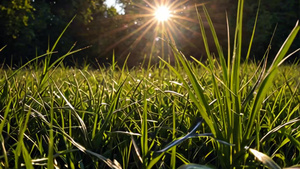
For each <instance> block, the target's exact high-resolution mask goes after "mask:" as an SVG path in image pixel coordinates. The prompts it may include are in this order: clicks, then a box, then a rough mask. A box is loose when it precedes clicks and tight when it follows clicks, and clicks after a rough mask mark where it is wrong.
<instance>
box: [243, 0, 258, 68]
mask: <svg viewBox="0 0 300 169" xmlns="http://www.w3.org/2000/svg"><path fill="white" fill-rule="evenodd" d="M260 1H261V0H259V1H258V7H257V11H256V16H255V21H254V25H253V29H252V35H251V38H250V42H249V47H248V52H247V55H246V60H245V62H246V63H245V65H248V59H249V56H250V52H251V48H252V44H253V39H254V35H255V30H256V25H257V20H258V14H259V9H260V3H261V2H260Z"/></svg>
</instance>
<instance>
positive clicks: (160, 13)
mask: <svg viewBox="0 0 300 169" xmlns="http://www.w3.org/2000/svg"><path fill="white" fill-rule="evenodd" d="M170 17H171V12H170V10H169V8H168V7H166V6H160V7H158V8H157V9H156V11H155V18H156V19H157V20H158V21H160V22H164V21H167V20H168V19H169V18H170Z"/></svg>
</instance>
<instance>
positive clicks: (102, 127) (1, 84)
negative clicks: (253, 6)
mask: <svg viewBox="0 0 300 169" xmlns="http://www.w3.org/2000/svg"><path fill="white" fill-rule="evenodd" d="M202 10H203V11H204V16H200V13H199V12H198V18H199V25H200V28H201V33H202V37H203V41H204V44H205V49H206V54H207V56H208V63H209V64H208V65H204V64H203V63H201V62H199V61H197V60H196V59H194V60H195V61H194V62H190V61H188V60H187V59H186V57H185V56H184V54H182V53H181V52H179V51H178V50H177V49H176V47H175V46H173V45H172V44H170V46H171V47H172V48H173V51H174V55H175V59H176V64H175V66H173V65H171V64H170V63H169V62H167V61H164V60H161V61H160V63H159V65H156V66H150V64H149V63H144V64H145V65H148V66H147V67H148V68H147V69H139V68H136V69H132V70H128V68H127V67H126V64H124V65H123V66H122V67H118V66H117V64H116V62H115V59H114V56H113V63H112V64H111V66H109V67H106V68H105V67H99V69H98V70H91V69H88V68H87V67H86V68H84V69H82V70H79V69H74V68H68V67H66V66H64V65H63V63H62V61H63V59H64V58H65V57H67V56H69V55H71V54H72V53H74V52H78V51H81V50H82V49H79V50H74V48H75V47H74V46H73V47H71V50H70V51H69V52H67V53H66V54H65V55H62V56H61V57H60V59H58V60H57V61H55V62H54V63H50V59H51V56H52V54H54V53H55V52H54V51H55V46H56V45H57V42H58V41H59V39H60V37H61V36H62V35H61V36H60V37H59V38H58V41H57V42H56V43H55V44H54V45H53V47H49V51H48V52H47V53H46V54H45V55H41V56H39V57H37V58H36V59H34V60H31V61H30V62H28V63H27V64H25V65H24V66H22V67H21V68H20V69H18V70H4V69H1V70H0V72H1V73H0V119H1V122H0V141H1V146H0V147H1V148H0V151H1V153H0V167H1V168H24V167H26V168H124V169H126V168H130V169H131V168H178V167H179V166H181V167H180V168H181V169H183V168H192V167H194V168H262V167H263V166H265V167H270V168H279V166H280V167H286V166H292V165H297V164H299V161H300V157H299V152H300V142H299V137H300V130H299V121H300V119H299V115H300V114H299V108H300V106H299V100H300V95H299V93H300V91H299V90H300V89H299V83H300V79H299V75H300V74H299V72H300V71H299V68H298V65H297V64H294V65H283V64H282V63H283V61H284V60H286V58H288V57H289V56H290V55H287V52H288V49H289V47H290V45H291V43H292V41H293V40H294V38H295V37H296V34H297V32H298V31H299V29H300V27H299V26H298V24H296V26H295V28H294V29H293V30H292V31H291V34H290V35H289V37H287V40H286V41H285V42H284V44H283V45H282V48H281V49H280V50H279V51H278V54H277V55H276V56H275V57H274V60H273V62H272V63H271V64H269V65H270V66H268V64H267V62H266V60H267V59H265V61H263V62H262V63H258V64H257V63H252V62H250V61H247V62H246V63H245V64H243V63H242V62H241V60H242V53H243V52H242V51H241V50H242V48H241V47H242V43H243V41H242V28H243V26H242V21H243V16H242V13H243V12H242V11H243V1H242V0H240V1H239V6H238V11H237V12H238V13H237V22H236V28H235V34H234V42H233V46H232V47H231V46H230V43H229V45H228V50H227V51H228V54H227V55H228V56H227V57H226V55H225V54H224V53H223V50H222V47H221V46H220V44H219V42H218V37H217V34H216V31H215V29H214V26H213V23H212V21H211V19H210V17H209V14H208V11H207V10H206V8H205V6H203V8H202ZM204 19H205V20H207V21H208V23H209V26H210V32H211V33H212V35H213V40H214V42H215V44H216V48H217V54H216V56H215V55H214V54H212V53H211V51H210V48H209V46H208V42H207V38H206V35H207V32H205V31H206V29H204V24H203V20H204ZM70 23H71V22H70ZM228 27H230V26H229V25H228ZM65 31H66V29H65V30H64V31H63V33H64V32H65ZM229 32H230V31H229V30H228V33H229ZM63 33H62V34H63ZM254 34H255V27H254V29H253V36H252V38H251V39H250V45H249V50H248V51H251V45H252V40H253V37H254ZM228 37H230V35H229V34H228ZM248 51H247V52H248ZM298 51H299V50H298ZM249 55H250V52H248V54H247V56H246V58H248V57H249ZM267 57H268V56H267V55H266V56H265V58H267ZM41 58H44V62H43V63H42V65H43V69H42V70H39V69H35V68H36V67H37V65H34V63H36V62H35V61H36V60H37V59H41ZM217 61H218V62H217ZM149 62H150V61H149ZM216 62H217V63H216ZM280 65H282V66H281V67H279V66H280ZM275 77H276V78H275ZM261 162H262V163H261Z"/></svg>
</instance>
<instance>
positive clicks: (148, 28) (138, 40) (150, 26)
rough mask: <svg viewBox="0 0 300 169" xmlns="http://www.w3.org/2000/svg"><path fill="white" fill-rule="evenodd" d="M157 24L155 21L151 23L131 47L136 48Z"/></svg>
mask: <svg viewBox="0 0 300 169" xmlns="http://www.w3.org/2000/svg"><path fill="white" fill-rule="evenodd" d="M154 24H155V22H152V23H150V25H149V26H148V27H147V28H146V30H144V31H143V33H142V34H141V35H140V36H139V37H137V39H136V40H135V41H134V42H133V44H132V46H130V48H134V47H135V46H136V45H137V44H138V43H139V42H140V41H141V39H142V37H143V36H144V35H145V34H146V33H147V32H148V31H149V30H150V28H152V26H153V25H154Z"/></svg>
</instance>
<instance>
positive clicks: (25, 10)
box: [0, 0, 300, 65]
mask: <svg viewBox="0 0 300 169" xmlns="http://www.w3.org/2000/svg"><path fill="white" fill-rule="evenodd" d="M117 2H118V3H121V4H122V6H123V7H124V11H125V14H119V13H118V12H117V11H116V9H115V8H114V7H107V6H106V5H105V3H104V0H65V1H57V0H1V2H0V25H1V26H0V39H1V40H0V49H1V48H2V47H4V46H5V48H4V49H3V50H2V51H1V52H0V56H1V63H6V64H11V65H20V64H22V63H24V62H26V61H28V60H29V59H32V58H34V57H36V56H38V55H41V54H44V53H46V51H47V50H48V49H49V46H50V47H51V45H53V43H54V42H55V41H56V39H57V37H59V35H60V33H61V32H62V31H63V30H64V28H65V27H66V25H67V24H68V23H69V22H70V20H71V19H72V18H73V17H74V16H75V19H74V21H73V22H72V23H71V25H70V27H69V28H68V29H67V31H66V32H65V34H64V35H63V37H62V38H61V39H60V41H59V44H58V45H57V48H56V49H55V50H56V51H57V53H56V54H55V55H54V58H53V59H55V57H59V56H61V55H62V54H64V53H66V52H67V51H68V50H69V49H70V48H71V47H72V46H73V45H74V44H75V43H76V46H75V47H76V48H84V47H88V48H87V49H85V50H84V51H82V52H80V53H77V54H74V55H73V56H72V57H70V58H69V59H68V60H67V62H68V63H70V64H79V65H80V64H82V63H83V61H86V62H87V63H95V60H97V61H98V63H100V64H102V63H106V62H110V61H111V57H112V55H113V52H114V53H115V56H116V58H117V59H119V60H120V61H122V60H124V58H126V57H127V55H128V54H129V53H130V59H129V62H131V63H132V64H135V63H137V62H136V61H137V60H139V61H141V60H143V59H142V58H144V56H145V55H149V53H150V52H149V51H150V50H149V49H151V54H153V55H161V53H160V52H159V51H160V50H161V47H159V45H157V46H155V49H153V48H151V46H153V44H154V43H160V42H156V41H154V40H152V39H153V38H156V37H153V34H154V31H155V30H148V32H147V33H145V34H144V35H143V36H142V37H141V36H140V35H141V34H143V32H146V29H147V27H144V28H141V27H142V26H143V25H144V24H145V23H147V21H148V20H149V17H148V18H147V17H139V15H138V14H145V11H146V10H145V9H146V8H148V7H149V4H147V2H148V1H147V2H146V1H143V0H119V1H117ZM149 2H152V1H149ZM171 2H176V1H171ZM177 2H180V1H177ZM236 3H237V1H236V0H210V1H209V0H189V1H186V2H185V3H180V4H179V5H178V6H177V8H182V9H185V10H182V14H180V15H181V16H182V17H185V18H191V20H194V21H197V13H196V10H195V4H206V6H207V9H208V10H209V13H210V15H211V18H212V20H213V22H214V24H215V27H216V29H217V32H218V36H219V37H220V39H222V42H221V43H222V45H223V46H224V48H226V46H227V30H226V17H225V16H226V15H225V13H226V12H227V14H228V20H229V24H230V26H231V28H232V29H231V30H233V28H234V21H235V11H236V6H237V5H236ZM258 4H259V2H258V0H247V1H245V8H244V17H245V18H244V39H245V42H248V41H249V40H250V35H251V33H252V29H253V24H254V19H255V15H256V11H257V9H258ZM198 8H199V9H200V7H198ZM299 8H300V4H299V0H289V1H281V0H261V2H260V7H259V18H258V24H257V29H256V30H257V31H256V36H255V38H254V45H255V47H253V50H252V55H251V56H252V58H256V59H260V58H261V57H262V56H263V55H264V53H265V51H266V49H267V48H268V47H269V42H270V39H271V38H272V35H273V33H274V32H275V33H274V34H275V35H274V38H273V41H272V43H271V46H272V51H274V52H276V49H277V48H279V47H280V45H281V44H282V43H283V42H284V40H285V38H286V37H287V36H288V34H289V32H290V30H291V29H292V28H293V26H294V25H295V23H296V21H297V20H298V19H299V18H300V14H299V11H300V9H299ZM199 13H200V14H201V9H200V10H199ZM177 22H180V23H181V24H177V26H176V27H177V28H176V31H177V32H179V33H177V35H174V37H175V38H174V39H175V41H176V44H177V45H178V46H177V47H178V48H179V49H180V50H182V51H183V53H185V54H186V55H188V56H189V55H192V56H195V57H198V58H200V57H203V55H205V52H204V50H203V47H201V35H200V30H199V25H198V24H197V22H191V21H189V20H178V21H177ZM137 30H138V31H137ZM158 37H159V35H158ZM137 39H139V41H137ZM157 41H159V40H157ZM299 44H300V38H296V41H295V43H294V46H293V47H292V49H296V48H297V47H299ZM244 45H245V48H246V47H247V45H248V44H247V43H244ZM166 46H167V45H166ZM273 49H274V50H273ZM245 51H246V50H245ZM298 55H299V54H298Z"/></svg>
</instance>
